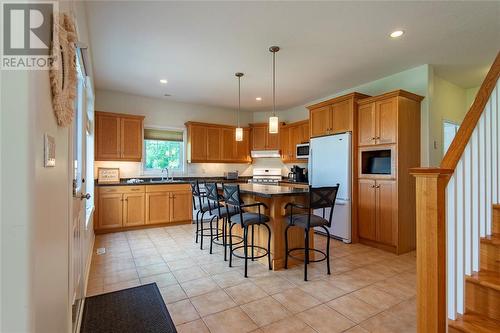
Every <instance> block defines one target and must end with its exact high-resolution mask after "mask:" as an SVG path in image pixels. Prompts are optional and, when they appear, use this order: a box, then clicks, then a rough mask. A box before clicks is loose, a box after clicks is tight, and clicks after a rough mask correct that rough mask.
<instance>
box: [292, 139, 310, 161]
mask: <svg viewBox="0 0 500 333" xmlns="http://www.w3.org/2000/svg"><path fill="white" fill-rule="evenodd" d="M295 156H296V157H297V159H300V160H307V159H308V158H309V143H299V144H298V145H297V146H296V148H295Z"/></svg>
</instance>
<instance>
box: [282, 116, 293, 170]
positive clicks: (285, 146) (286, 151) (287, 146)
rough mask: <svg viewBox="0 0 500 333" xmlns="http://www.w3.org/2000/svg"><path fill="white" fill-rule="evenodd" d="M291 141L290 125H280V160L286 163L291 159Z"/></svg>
mask: <svg viewBox="0 0 500 333" xmlns="http://www.w3.org/2000/svg"><path fill="white" fill-rule="evenodd" d="M291 148H292V145H291V141H290V127H289V126H286V125H285V126H281V128H280V151H281V160H282V161H283V162H284V163H288V162H289V161H291V160H292V156H293V155H292V153H293V150H292V149H291Z"/></svg>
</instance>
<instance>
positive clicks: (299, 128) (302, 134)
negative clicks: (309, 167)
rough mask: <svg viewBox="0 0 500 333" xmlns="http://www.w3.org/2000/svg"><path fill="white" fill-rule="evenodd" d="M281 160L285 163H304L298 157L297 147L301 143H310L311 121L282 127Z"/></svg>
mask: <svg viewBox="0 0 500 333" xmlns="http://www.w3.org/2000/svg"><path fill="white" fill-rule="evenodd" d="M280 131H281V138H280V139H281V141H280V149H281V159H282V160H283V162H284V163H304V162H306V161H305V160H299V159H297V156H296V151H297V149H296V147H297V145H298V144H300V143H306V142H309V121H308V120H302V121H298V122H295V123H290V124H286V125H282V126H281V129H280Z"/></svg>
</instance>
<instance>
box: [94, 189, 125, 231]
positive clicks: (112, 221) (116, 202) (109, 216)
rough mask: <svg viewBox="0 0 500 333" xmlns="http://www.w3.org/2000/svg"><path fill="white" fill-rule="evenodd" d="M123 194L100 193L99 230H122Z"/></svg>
mask: <svg viewBox="0 0 500 333" xmlns="http://www.w3.org/2000/svg"><path fill="white" fill-rule="evenodd" d="M122 205H123V194H122V193H106V192H104V193H99V201H98V211H99V214H98V216H99V218H98V221H99V223H98V225H97V228H98V229H111V228H120V227H121V226H122V216H123V208H122Z"/></svg>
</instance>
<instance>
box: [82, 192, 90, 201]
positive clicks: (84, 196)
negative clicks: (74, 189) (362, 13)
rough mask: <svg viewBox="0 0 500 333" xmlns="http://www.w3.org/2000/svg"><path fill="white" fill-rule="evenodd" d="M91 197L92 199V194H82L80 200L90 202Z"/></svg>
mask: <svg viewBox="0 0 500 333" xmlns="http://www.w3.org/2000/svg"><path fill="white" fill-rule="evenodd" d="M90 197H91V195H90V193H85V194H83V193H82V194H80V200H83V199H86V200H88V199H90Z"/></svg>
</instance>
